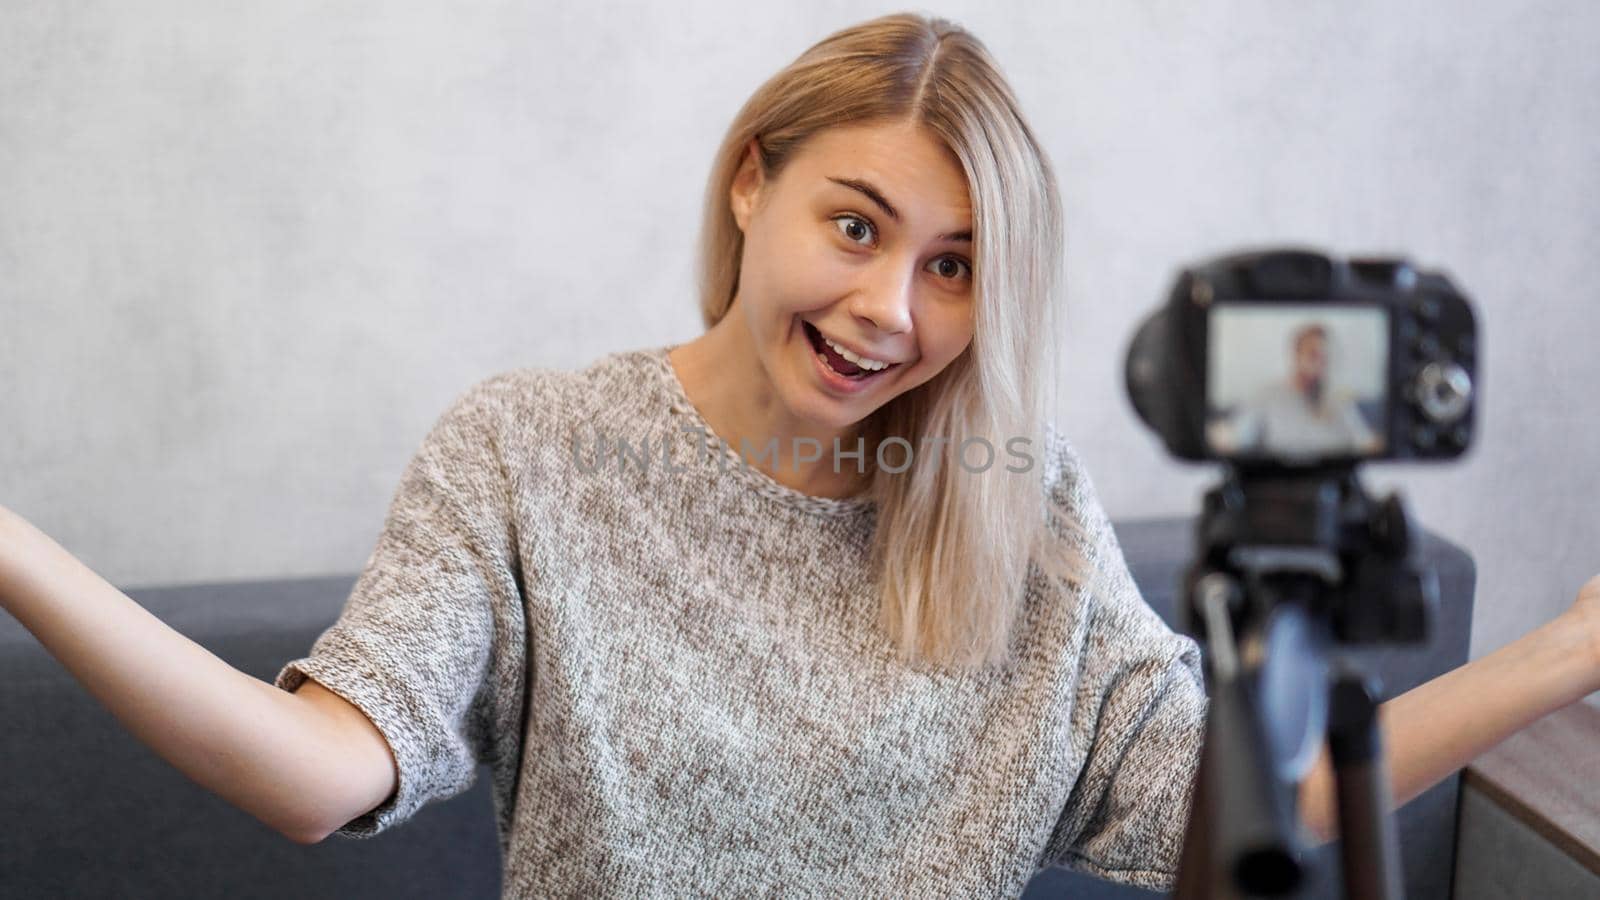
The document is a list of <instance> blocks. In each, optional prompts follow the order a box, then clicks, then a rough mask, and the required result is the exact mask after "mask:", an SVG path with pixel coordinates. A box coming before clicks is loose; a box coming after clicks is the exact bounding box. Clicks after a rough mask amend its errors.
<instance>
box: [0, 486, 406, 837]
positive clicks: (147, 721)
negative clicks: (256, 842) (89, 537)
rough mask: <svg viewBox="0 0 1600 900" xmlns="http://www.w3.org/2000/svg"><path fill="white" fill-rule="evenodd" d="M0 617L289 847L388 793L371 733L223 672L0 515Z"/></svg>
mask: <svg viewBox="0 0 1600 900" xmlns="http://www.w3.org/2000/svg"><path fill="white" fill-rule="evenodd" d="M0 608H4V609H5V610H6V611H7V612H8V613H10V614H11V615H12V616H15V617H16V619H17V620H18V621H20V622H21V623H22V625H23V627H25V628H27V629H28V631H29V632H31V633H32V634H33V635H34V637H36V638H38V639H39V641H40V643H42V644H43V645H44V647H45V649H46V650H48V651H49V652H50V654H51V655H52V656H54V657H55V658H56V659H57V660H59V661H60V662H61V664H62V665H63V666H65V667H66V668H67V670H68V671H70V672H71V673H72V675H73V676H74V677H75V678H77V680H78V681H79V682H80V683H82V684H83V686H84V687H85V688H86V689H87V690H88V691H89V693H90V694H92V695H94V697H95V699H97V700H99V701H100V702H101V704H103V705H104V706H105V707H106V708H107V709H109V710H110V711H111V712H112V714H114V715H115V716H116V717H117V719H118V720H120V721H121V722H122V724H123V725H124V726H125V727H126V728H127V729H128V731H130V732H132V733H133V735H134V736H135V737H137V738H138V739H139V740H140V741H142V742H144V743H145V744H147V745H149V746H150V747H151V748H152V749H153V750H155V751H156V752H157V753H158V754H159V755H160V756H161V757H162V758H163V759H165V760H166V761H167V762H169V763H171V764H172V765H173V766H175V767H176V768H177V769H178V770H179V771H181V772H183V773H184V774H185V775H187V776H188V777H189V778H191V779H192V780H194V781H195V782H196V783H197V784H199V785H200V786H201V787H204V788H206V789H207V790H209V791H211V792H213V793H215V794H217V795H218V796H220V797H222V798H223V799H224V800H227V801H228V802H229V803H232V804H233V805H235V806H237V807H239V808H240V809H242V810H244V811H245V812H247V813H249V814H251V815H252V816H254V817H256V818H257V819H258V820H260V821H261V822H262V823H264V824H266V825H267V826H268V827H270V828H272V829H274V830H275V831H278V832H279V833H281V834H283V835H284V836H285V837H288V838H289V839H290V840H293V841H295V842H297V843H314V842H315V841H316V840H318V839H320V838H321V837H322V836H323V834H325V833H326V832H327V830H328V827H329V826H328V825H327V823H329V822H345V821H348V820H349V819H351V818H353V817H355V816H357V815H360V814H361V813H363V812H365V811H366V810H368V809H371V808H372V807H374V806H377V805H378V804H379V803H380V802H381V801H383V800H384V798H385V797H386V796H387V794H388V793H389V791H390V790H391V789H392V787H393V785H394V772H393V760H392V758H391V757H390V756H389V755H388V749H387V745H385V744H384V743H383V739H382V737H381V736H378V737H377V738H376V740H377V743H376V744H374V743H373V736H374V735H377V734H378V733H377V731H376V730H375V729H373V730H371V731H367V732H363V731H362V730H361V729H360V728H358V725H359V724H360V723H356V722H355V720H354V719H352V718H350V717H349V716H348V715H345V714H342V713H343V712H344V711H343V709H342V707H340V706H335V705H334V704H332V703H328V702H327V701H326V698H324V697H323V696H322V695H320V694H317V693H316V692H313V691H301V692H299V693H294V694H291V693H289V692H287V691H283V690H279V689H278V688H277V687H275V686H273V685H272V684H269V683H267V682H265V681H261V680H259V679H256V678H253V677H251V676H250V675H247V674H245V673H244V672H241V671H239V670H238V669H235V668H234V667H232V666H230V665H228V664H227V663H226V662H224V661H222V660H221V659H219V658H218V657H217V656H215V655H214V654H212V653H211V652H210V651H208V650H206V649H205V648H204V647H202V646H200V645H199V644H197V643H195V642H194V641H192V640H190V639H189V638H188V637H186V636H184V635H183V634H181V633H179V632H178V631H176V630H174V629H173V628H171V627H170V626H168V625H167V624H166V623H165V622H162V621H161V620H160V619H158V618H156V617H155V616H154V615H152V614H151V613H150V612H149V611H148V610H146V609H145V608H144V607H142V606H140V605H139V604H138V603H136V602H134V601H133V600H132V599H131V598H129V597H128V596H127V595H125V594H123V593H122V592H121V591H119V590H117V589H116V588H115V587H114V586H112V585H111V584H110V583H109V582H107V581H106V580H105V579H103V578H101V577H100V576H99V575H97V574H95V572H94V571H92V570H91V569H89V567H87V566H85V565H84V564H83V563H82V562H80V561H79V560H78V559H77V558H76V557H74V556H73V555H72V554H70V553H68V552H67V551H66V550H65V549H63V548H62V547H61V546H60V545H59V544H57V543H56V542H55V541H53V540H51V539H50V537H49V536H47V535H45V534H44V533H43V532H41V531H39V530H38V529H37V528H35V527H34V526H33V525H32V524H31V523H29V522H28V521H26V520H25V519H23V518H22V517H20V516H18V515H16V514H15V513H13V512H11V511H10V510H8V509H6V508H4V507H0ZM350 709H354V707H350ZM356 712H357V714H358V715H359V710H357V711H356ZM368 727H369V728H370V726H368ZM369 801H370V802H369ZM335 827H336V826H335Z"/></svg>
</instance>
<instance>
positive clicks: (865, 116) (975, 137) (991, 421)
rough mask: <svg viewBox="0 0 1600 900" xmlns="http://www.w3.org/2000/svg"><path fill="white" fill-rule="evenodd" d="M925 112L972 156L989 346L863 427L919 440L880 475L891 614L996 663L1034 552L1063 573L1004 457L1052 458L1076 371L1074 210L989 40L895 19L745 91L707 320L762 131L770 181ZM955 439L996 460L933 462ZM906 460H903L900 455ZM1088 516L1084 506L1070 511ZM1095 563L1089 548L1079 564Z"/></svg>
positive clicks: (887, 625)
mask: <svg viewBox="0 0 1600 900" xmlns="http://www.w3.org/2000/svg"><path fill="white" fill-rule="evenodd" d="M878 123H915V124H917V125H920V126H923V127H925V128H927V129H929V130H930V131H931V132H932V133H933V134H934V135H936V136H937V137H938V138H939V139H940V140H942V141H943V143H944V144H945V145H946V146H947V147H949V149H950V150H951V151H952V152H953V153H954V154H955V156H956V157H957V158H959V160H960V162H961V166H962V168H963V169H964V170H965V173H966V177H967V183H968V190H969V194H970V198H971V205H972V217H973V223H972V236H973V267H972V268H973V276H974V290H975V295H974V322H973V340H972V344H971V346H970V347H969V348H968V349H967V350H966V351H965V352H963V353H962V354H961V355H960V356H958V357H957V358H956V359H955V360H954V361H952V362H951V363H950V364H949V365H948V366H946V367H945V369H944V370H942V371H941V372H939V373H938V374H936V375H935V376H933V377H932V378H931V379H929V380H928V381H927V382H925V383H924V384H922V385H919V386H918V387H916V388H913V389H912V390H909V391H907V392H905V393H904V394H901V395H900V396H898V397H895V398H894V399H893V400H891V401H889V402H888V403H886V404H884V406H883V407H882V408H880V409H879V410H877V411H876V412H874V413H873V414H872V416H871V417H869V421H868V422H866V423H863V428H862V431H863V436H864V437H865V439H866V442H867V443H866V447H867V449H868V454H869V455H868V458H869V459H871V458H876V456H875V452H876V447H877V444H878V443H879V442H880V441H882V440H883V439H885V438H887V437H890V436H898V437H901V438H903V439H905V440H909V441H910V442H911V443H912V444H913V446H915V447H917V448H919V451H918V454H919V455H918V457H917V459H916V461H915V462H914V464H912V465H911V466H909V467H908V468H905V469H904V471H902V472H898V473H891V472H888V471H885V470H883V469H875V470H874V471H873V473H872V475H871V480H870V484H869V487H868V489H867V493H868V495H869V496H871V497H872V498H873V499H874V500H875V501H876V505H877V513H878V516H877V526H876V531H875V533H874V537H873V547H872V554H871V560H872V563H871V564H872V566H873V567H874V569H875V570H876V571H877V572H878V573H879V576H880V577H879V583H880V586H881V588H882V605H881V607H880V616H879V623H880V625H881V626H882V627H883V628H884V630H885V632H886V633H887V634H888V636H889V638H890V639H891V640H892V641H893V642H894V644H895V646H896V648H897V650H898V652H899V654H900V657H901V659H902V660H904V661H908V662H913V661H916V660H918V659H921V660H925V661H928V662H932V663H935V664H953V665H958V666H966V667H981V666H986V665H990V664H996V663H1005V662H1007V661H1008V660H1009V659H1010V657H1011V652H1012V651H1011V637H1012V632H1013V630H1014V627H1015V625H1016V623H1017V620H1018V618H1019V614H1020V612H1021V607H1022V603H1023V600H1024V594H1025V589H1026V584H1025V580H1026V578H1027V577H1028V566H1029V562H1030V560H1038V561H1039V562H1040V563H1042V564H1043V565H1044V566H1045V569H1046V571H1052V572H1053V571H1058V570H1059V565H1060V564H1061V563H1063V562H1065V560H1063V559H1062V558H1061V557H1060V551H1059V550H1052V549H1051V548H1052V547H1053V546H1054V544H1053V543H1051V542H1050V541H1049V531H1048V529H1047V526H1046V516H1045V515H1044V514H1043V513H1044V510H1045V503H1044V501H1045V500H1046V499H1047V497H1048V494H1047V493H1046V492H1044V491H1043V485H1042V481H1041V479H1040V478H1039V476H1038V473H1037V472H1036V471H1033V472H1030V473H1029V474H1026V475H1024V474H1014V473H1011V472H1007V471H1005V469H1004V466H1003V464H1002V463H1001V462H1000V460H1002V459H1004V457H1003V456H1002V455H1001V454H1002V453H1003V452H1004V448H1006V447H1007V445H1006V441H1007V440H1008V439H1011V438H1014V437H1025V438H1027V439H1028V440H1029V441H1030V442H1031V445H1030V446H1031V447H1032V448H1033V449H1032V450H1031V451H1029V452H1031V454H1032V455H1033V457H1034V459H1035V462H1036V464H1047V459H1046V456H1045V453H1044V451H1045V450H1046V446H1045V434H1044V422H1045V419H1046V415H1047V413H1048V410H1049V408H1050V406H1052V405H1053V397H1050V396H1047V394H1046V389H1047V388H1048V387H1050V386H1053V385H1055V384H1057V383H1059V377H1058V376H1059V365H1058V361H1057V359H1056V351H1055V348H1056V346H1057V343H1058V342H1057V328H1056V327H1055V326H1056V322H1057V317H1058V311H1057V306H1058V304H1057V301H1056V291H1057V288H1058V284H1057V282H1058V273H1059V269H1060V261H1061V256H1060V254H1061V244H1062V234H1061V232H1062V226H1061V204H1060V198H1059V193H1058V190H1057V186H1056V180H1055V176H1054V174H1053V172H1052V170H1051V167H1050V164H1049V161H1048V159H1047V158H1046V156H1045V153H1044V150H1043V149H1042V148H1041V147H1040V146H1039V143H1038V141H1037V140H1036V139H1035V138H1034V135H1033V133H1032V131H1031V130H1030V129H1029V127H1028V126H1027V124H1026V123H1025V122H1024V121H1023V118H1022V114H1021V112H1020V111H1019V109H1018V104H1017V101H1016V98H1015V97H1014V96H1013V94H1012V91H1011V89H1010V87H1009V86H1008V85H1007V83H1006V81H1005V79H1004V78H1003V77H1002V76H1001V74H1000V71H999V67H998V66H997V65H996V63H995V62H994V60H993V59H991V58H990V56H989V53H988V51H987V50H986V49H985V48H984V46H983V45H982V44H981V43H980V42H979V41H978V39H977V38H976V37H974V36H972V35H971V34H970V33H968V32H967V31H965V30H964V29H962V28H961V27H960V26H958V25H956V24H954V23H952V22H949V21H947V20H945V19H940V18H930V17H927V16H921V15H915V14H911V13H900V14H895V15H889V16H884V17H881V18H877V19H873V20H871V21H868V22H864V23H861V24H859V25H856V26H854V27H851V28H847V29H844V30H842V31H838V32H836V33H834V34H832V35H830V36H828V37H827V38H824V39H823V40H821V41H819V42H818V43H816V44H814V45H813V46H812V47H810V48H809V49H807V50H806V51H805V52H804V53H802V54H801V55H800V56H799V58H797V59H796V60H795V61H794V62H793V63H791V64H790V65H789V66H787V67H786V68H784V69H783V70H782V71H780V72H778V73H777V74H776V75H774V76H772V77H771V78H770V79H769V80H768V81H767V82H766V83H765V84H763V85H762V86H761V87H760V88H759V89H757V90H756V92H755V93H754V94H753V95H752V96H751V97H750V99H749V100H748V101H746V102H745V104H744V106H743V107H742V108H741V109H740V110H739V113H738V115H737V116H735V118H734V120H733V123H732V124H731V125H730V126H729V128H728V133H727V135H726V137H724V139H723V141H722V145H721V147H720V148H719V149H718V151H717V156H716V158H715V160H714V163H713V166H712V169H711V175H710V178H709V183H708V185H707V192H706V197H705V210H704V222H703V225H702V230H701V235H700V241H701V243H700V258H699V277H700V306H701V313H702V318H703V319H704V321H705V325H706V327H708V328H709V327H711V326H713V325H715V324H716V323H717V322H718V321H720V320H721V319H722V317H723V316H724V315H725V314H726V313H727V311H728V309H729V307H730V306H731V305H732V303H733V300H734V296H735V293H736V291H737V289H738V284H739V266H740V262H741V257H742V253H743V247H744V235H743V233H742V232H741V230H740V229H739V226H738V223H737V222H736V221H735V219H734V216H733V212H732V209H731V207H730V200H729V190H730V187H731V185H732V183H733V179H734V177H735V176H736V174H737V173H738V170H739V167H740V164H741V163H742V162H743V160H744V158H745V154H746V150H747V147H748V146H749V144H750V142H751V141H752V140H754V141H756V142H757V147H758V149H759V154H758V156H759V162H760V164H761V166H762V169H763V172H764V174H765V177H766V179H768V180H770V179H773V178H776V177H777V175H778V174H779V172H780V171H781V170H782V169H783V168H784V166H785V165H786V164H787V162H788V161H789V160H790V159H791V158H792V157H793V156H794V155H795V153H796V152H797V151H798V150H799V149H800V148H801V147H802V146H803V145H804V144H805V142H806V141H807V140H808V139H810V138H812V137H814V136H815V135H817V134H818V133H819V132H821V131H823V130H824V129H828V128H833V127H836V126H843V125H862V124H878ZM930 437H935V438H936V437H943V438H945V439H946V440H947V441H948V443H946V444H944V445H943V446H944V447H946V448H949V450H948V451H946V452H948V453H950V454H951V456H952V457H954V454H955V453H956V452H958V450H959V448H960V447H961V446H962V445H961V442H962V441H965V440H971V439H973V438H983V439H985V440H987V441H988V442H989V444H990V446H991V447H994V448H996V451H997V452H996V462H995V464H994V465H993V466H991V467H990V468H989V469H988V470H986V471H984V472H981V473H979V472H970V471H967V470H966V469H965V467H964V466H961V465H950V464H939V459H940V458H941V457H942V456H943V454H934V455H933V456H932V462H931V463H929V462H927V461H925V460H924V459H923V458H922V456H921V450H920V448H922V447H923V446H924V444H923V441H925V440H927V439H929V438H930ZM885 458H888V459H900V458H902V457H901V455H896V454H893V453H886V457H885ZM1067 518H1068V521H1069V523H1070V517H1067ZM1078 562H1080V563H1081V558H1080V559H1079V560H1078Z"/></svg>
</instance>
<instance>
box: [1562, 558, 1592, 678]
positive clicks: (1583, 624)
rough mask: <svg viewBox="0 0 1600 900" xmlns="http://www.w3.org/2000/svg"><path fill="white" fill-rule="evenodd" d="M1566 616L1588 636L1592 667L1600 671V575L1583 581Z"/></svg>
mask: <svg viewBox="0 0 1600 900" xmlns="http://www.w3.org/2000/svg"><path fill="white" fill-rule="evenodd" d="M1567 615H1570V616H1572V617H1573V618H1574V619H1575V620H1576V621H1577V623H1578V627H1579V628H1582V629H1583V630H1584V633H1585V634H1587V635H1588V636H1589V646H1590V647H1591V648H1592V649H1593V662H1594V666H1595V669H1596V670H1597V671H1600V575H1596V576H1594V577H1593V578H1591V579H1589V580H1588V581H1585V582H1584V583H1583V587H1581V588H1578V599H1577V600H1574V601H1573V602H1572V608H1571V609H1569V610H1567Z"/></svg>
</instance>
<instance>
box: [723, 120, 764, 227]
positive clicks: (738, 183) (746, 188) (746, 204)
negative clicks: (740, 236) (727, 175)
mask: <svg viewBox="0 0 1600 900" xmlns="http://www.w3.org/2000/svg"><path fill="white" fill-rule="evenodd" d="M765 181H766V179H765V176H764V174H763V173H762V171H761V148H760V145H759V144H757V143H756V139H755V138H751V139H750V143H749V144H747V145H745V154H744V160H743V161H742V162H740V163H739V171H737V172H735V173H734V175H733V184H732V186H730V187H729V189H728V204H729V206H730V207H731V208H732V209H733V220H734V221H735V222H738V223H739V230H740V231H745V230H747V229H748V228H749V227H750V213H751V211H753V210H754V209H755V208H756V205H757V200H758V199H759V198H760V195H761V188H762V186H763V185H764V183H765Z"/></svg>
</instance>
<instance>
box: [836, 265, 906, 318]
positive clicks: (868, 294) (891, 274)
mask: <svg viewBox="0 0 1600 900" xmlns="http://www.w3.org/2000/svg"><path fill="white" fill-rule="evenodd" d="M875 268H876V269H877V271H876V272H875V273H874V274H875V276H876V277H874V278H873V279H871V280H870V281H869V283H868V284H866V285H864V286H863V289H862V290H860V291H857V292H856V294H855V298H854V299H853V300H852V301H851V304H850V312H851V314H852V315H854V316H856V317H857V318H860V319H863V320H865V321H867V322H870V323H872V326H873V327H874V328H876V329H877V330H879V331H881V332H883V333H885V334H899V333H900V332H902V331H910V330H911V292H912V291H913V290H914V289H915V287H916V281H915V275H914V274H913V273H908V272H906V271H905V269H904V267H902V266H899V265H887V264H886V265H882V266H877V267H875Z"/></svg>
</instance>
